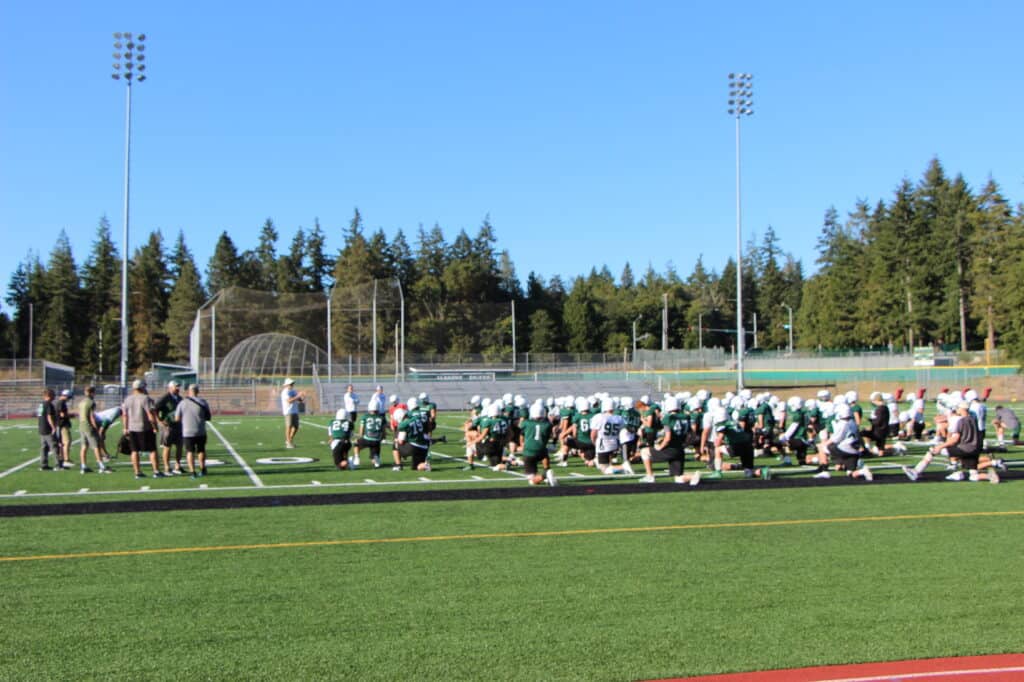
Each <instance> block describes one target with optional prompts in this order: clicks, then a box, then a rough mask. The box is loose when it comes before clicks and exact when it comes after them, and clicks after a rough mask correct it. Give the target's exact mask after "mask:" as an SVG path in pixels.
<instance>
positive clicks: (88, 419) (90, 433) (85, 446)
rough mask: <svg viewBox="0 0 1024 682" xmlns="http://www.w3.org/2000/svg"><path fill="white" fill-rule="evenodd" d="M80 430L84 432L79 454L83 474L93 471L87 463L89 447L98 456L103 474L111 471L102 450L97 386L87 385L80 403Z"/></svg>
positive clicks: (98, 462) (97, 463)
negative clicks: (97, 411)
mask: <svg viewBox="0 0 1024 682" xmlns="http://www.w3.org/2000/svg"><path fill="white" fill-rule="evenodd" d="M78 431H79V433H81V434H82V449H81V451H80V452H79V454H78V462H79V465H80V466H81V471H82V473H83V474H88V473H91V472H92V469H90V468H89V467H88V465H87V464H86V455H87V454H88V452H89V448H92V451H93V454H94V455H95V456H96V465H97V467H98V468H99V472H100V473H101V474H109V473H111V471H110V469H109V468H108V467H107V465H106V464H105V463H104V462H103V456H102V454H101V452H100V433H99V424H98V422H97V421H96V387H95V386H86V387H85V395H84V396H83V398H82V400H81V401H80V402H79V403H78Z"/></svg>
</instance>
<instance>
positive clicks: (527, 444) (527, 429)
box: [519, 402, 558, 487]
mask: <svg viewBox="0 0 1024 682" xmlns="http://www.w3.org/2000/svg"><path fill="white" fill-rule="evenodd" d="M546 412H547V411H546V410H545V409H544V405H543V404H541V403H539V402H538V403H534V404H533V405H531V406H530V409H529V412H528V414H527V418H526V419H524V420H523V421H522V422H521V423H520V424H519V434H520V436H519V445H520V451H521V452H522V458H523V472H524V473H525V474H526V476H527V481H528V482H529V484H530V485H540V484H541V483H543V482H544V481H547V483H548V485H550V486H552V487H553V486H556V485H558V481H557V479H556V478H555V472H554V471H552V470H551V459H550V456H549V454H548V443H549V442H550V441H551V431H552V429H553V428H554V425H553V424H552V423H551V420H549V419H548V418H547V414H546ZM538 464H540V465H541V466H543V467H544V473H543V474H540V473H539V472H538V468H537V465H538Z"/></svg>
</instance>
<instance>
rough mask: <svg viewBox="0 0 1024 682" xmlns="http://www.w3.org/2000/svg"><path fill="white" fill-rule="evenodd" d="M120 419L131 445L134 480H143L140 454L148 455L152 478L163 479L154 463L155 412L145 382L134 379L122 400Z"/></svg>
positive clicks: (161, 473)
mask: <svg viewBox="0 0 1024 682" xmlns="http://www.w3.org/2000/svg"><path fill="white" fill-rule="evenodd" d="M121 418H122V419H123V420H124V429H125V433H127V434H128V440H129V442H130V444H131V453H130V454H131V461H132V470H133V471H134V472H135V478H145V477H146V475H145V474H143V473H142V467H141V465H140V464H139V456H140V454H142V453H148V454H149V464H150V466H151V467H152V468H153V478H163V477H164V474H163V472H162V471H160V468H159V466H158V465H157V462H156V431H155V429H156V425H157V423H158V422H157V418H156V411H155V410H154V405H153V399H152V398H150V397H149V395H148V394H147V393H146V382H145V381H143V380H142V379H136V380H135V381H133V382H132V392H131V394H129V395H128V397H127V398H125V399H124V404H123V405H122V406H121Z"/></svg>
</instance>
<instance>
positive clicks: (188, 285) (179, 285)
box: [164, 259, 206, 363]
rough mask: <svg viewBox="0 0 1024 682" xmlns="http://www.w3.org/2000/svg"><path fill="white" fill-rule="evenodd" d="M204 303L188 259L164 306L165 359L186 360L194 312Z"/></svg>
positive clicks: (194, 269)
mask: <svg viewBox="0 0 1024 682" xmlns="http://www.w3.org/2000/svg"><path fill="white" fill-rule="evenodd" d="M205 300H206V294H205V292H204V291H203V286H202V282H201V281H200V279H199V272H198V271H197V270H196V266H195V263H193V262H192V260H191V259H185V260H183V261H182V265H181V272H180V273H179V275H178V277H177V279H176V280H175V281H174V288H173V289H171V295H170V298H169V299H168V304H167V319H166V321H165V322H164V336H165V337H166V339H167V359H169V360H171V361H172V362H178V363H186V362H188V360H189V353H190V345H189V335H190V333H191V331H192V326H193V324H194V323H195V319H196V311H197V310H199V307H200V306H202V305H203V302H204V301H205Z"/></svg>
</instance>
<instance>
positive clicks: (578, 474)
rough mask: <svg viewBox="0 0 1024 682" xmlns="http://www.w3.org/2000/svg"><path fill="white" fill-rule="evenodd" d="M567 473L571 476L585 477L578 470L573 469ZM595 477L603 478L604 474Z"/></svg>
mask: <svg viewBox="0 0 1024 682" xmlns="http://www.w3.org/2000/svg"><path fill="white" fill-rule="evenodd" d="M569 475H570V476H572V477H573V478H586V476H584V475H583V474H581V473H579V472H578V471H573V472H572V473H570V474H569ZM596 478H604V476H598V477H596Z"/></svg>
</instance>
